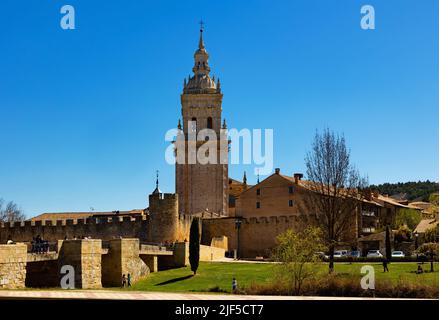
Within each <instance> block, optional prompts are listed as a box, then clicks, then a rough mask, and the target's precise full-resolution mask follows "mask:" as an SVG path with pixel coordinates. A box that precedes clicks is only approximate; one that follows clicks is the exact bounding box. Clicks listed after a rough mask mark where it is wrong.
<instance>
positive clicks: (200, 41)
mask: <svg viewBox="0 0 439 320" xmlns="http://www.w3.org/2000/svg"><path fill="white" fill-rule="evenodd" d="M203 31H204V22H203V20H200V40H199V41H198V49H204V40H203Z"/></svg>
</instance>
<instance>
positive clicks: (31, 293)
mask: <svg viewBox="0 0 439 320" xmlns="http://www.w3.org/2000/svg"><path fill="white" fill-rule="evenodd" d="M1 299H91V300H94V299H98V300H222V301H224V300H389V299H380V298H350V297H295V296H250V295H224V294H202V293H165V292H116V291H108V290H105V291H104V290H72V291H70V290H51V291H49V290H47V291H44V290H0V300H1ZM391 300H395V299H391ZM404 300H407V299H404Z"/></svg>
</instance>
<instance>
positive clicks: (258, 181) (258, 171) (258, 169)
mask: <svg viewBox="0 0 439 320" xmlns="http://www.w3.org/2000/svg"><path fill="white" fill-rule="evenodd" d="M256 170H257V173H258V183H259V168H258V169H256Z"/></svg>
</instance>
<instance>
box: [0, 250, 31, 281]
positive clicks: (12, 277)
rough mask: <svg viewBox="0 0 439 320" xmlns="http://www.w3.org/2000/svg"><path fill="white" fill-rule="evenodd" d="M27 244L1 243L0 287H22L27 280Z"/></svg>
mask: <svg viewBox="0 0 439 320" xmlns="http://www.w3.org/2000/svg"><path fill="white" fill-rule="evenodd" d="M26 259H27V246H26V245H25V244H6V245H0V288H1V289H21V288H24V287H25V280H26Z"/></svg>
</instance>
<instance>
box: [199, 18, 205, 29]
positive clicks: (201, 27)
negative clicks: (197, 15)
mask: <svg viewBox="0 0 439 320" xmlns="http://www.w3.org/2000/svg"><path fill="white" fill-rule="evenodd" d="M199 23H200V32H203V31H204V21H203V19H201V20H200V22H199Z"/></svg>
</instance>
